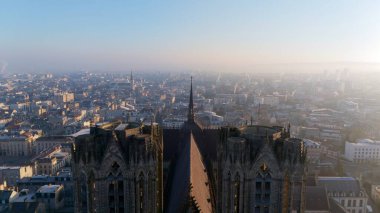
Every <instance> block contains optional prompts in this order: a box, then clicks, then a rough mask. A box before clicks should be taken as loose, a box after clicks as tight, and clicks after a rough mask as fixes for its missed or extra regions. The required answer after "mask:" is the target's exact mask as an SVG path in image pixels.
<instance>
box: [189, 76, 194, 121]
mask: <svg viewBox="0 0 380 213" xmlns="http://www.w3.org/2000/svg"><path fill="white" fill-rule="evenodd" d="M187 121H188V122H194V103H193V76H191V83H190V101H189V112H188V114H187Z"/></svg>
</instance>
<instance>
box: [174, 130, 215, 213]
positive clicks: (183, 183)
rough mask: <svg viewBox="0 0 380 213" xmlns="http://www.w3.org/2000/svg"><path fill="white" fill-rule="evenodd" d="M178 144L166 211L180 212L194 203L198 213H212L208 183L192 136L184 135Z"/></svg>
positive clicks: (200, 156) (204, 168) (199, 153)
mask: <svg viewBox="0 0 380 213" xmlns="http://www.w3.org/2000/svg"><path fill="white" fill-rule="evenodd" d="M180 144H181V146H182V150H181V151H180V155H179V156H178V158H177V160H176V167H175V171H174V174H173V182H172V186H173V187H171V191H170V194H169V203H168V206H167V211H168V212H181V211H183V210H185V209H187V208H190V207H191V206H190V205H192V204H191V203H195V206H196V207H197V209H198V210H199V211H201V212H212V205H211V200H210V198H211V195H210V188H209V184H210V181H209V178H208V175H207V171H206V167H205V165H204V164H203V160H202V155H201V152H200V151H199V149H198V146H197V143H196V141H195V139H194V136H193V134H192V133H190V134H188V135H186V137H185V140H184V141H182V142H181V143H180ZM190 200H191V201H192V202H191V203H190Z"/></svg>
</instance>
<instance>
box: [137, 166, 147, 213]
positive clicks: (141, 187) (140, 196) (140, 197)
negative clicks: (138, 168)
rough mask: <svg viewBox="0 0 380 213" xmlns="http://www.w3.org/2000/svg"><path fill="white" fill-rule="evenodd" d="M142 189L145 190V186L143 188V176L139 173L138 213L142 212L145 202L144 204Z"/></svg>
mask: <svg viewBox="0 0 380 213" xmlns="http://www.w3.org/2000/svg"><path fill="white" fill-rule="evenodd" d="M144 189H145V186H144V174H143V173H142V172H141V173H140V175H139V179H138V192H139V193H138V197H139V204H140V205H139V208H140V212H143V210H144V205H145V202H144Z"/></svg>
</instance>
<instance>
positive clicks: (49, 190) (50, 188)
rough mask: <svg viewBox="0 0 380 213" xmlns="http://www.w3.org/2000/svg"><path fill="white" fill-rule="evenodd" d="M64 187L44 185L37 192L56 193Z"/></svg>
mask: <svg viewBox="0 0 380 213" xmlns="http://www.w3.org/2000/svg"><path fill="white" fill-rule="evenodd" d="M60 187H62V186H61V185H44V186H41V187H40V188H39V189H38V190H37V192H38V193H55V192H56V191H58V189H59V188H60Z"/></svg>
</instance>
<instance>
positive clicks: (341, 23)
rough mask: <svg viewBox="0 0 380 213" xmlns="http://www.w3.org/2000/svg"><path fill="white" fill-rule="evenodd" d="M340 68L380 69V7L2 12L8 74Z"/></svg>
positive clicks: (298, 4)
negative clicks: (376, 65)
mask: <svg viewBox="0 0 380 213" xmlns="http://www.w3.org/2000/svg"><path fill="white" fill-rule="evenodd" d="M335 62H366V63H368V62H369V63H380V1H377V0H355V1H353V0H273V1H270V0H258V1H254V0H247V1H222V0H217V1H211V0H206V1H203V0H202V1H201V0H199V1H185V0H176V1H163V0H152V1H143V0H133V1H132V0H120V1H118V0H109V1H106V0H102V1H94V0H79V1H78V0H76V1H70V0H45V1H42V0H25V1H18V0H9V1H1V2H0V66H1V63H2V64H8V66H7V67H6V69H7V70H8V71H17V72H23V71H63V70H68V71H72V70H131V69H134V70H186V69H193V70H250V69H252V68H253V67H259V66H262V65H263V64H264V65H267V64H275V65H277V66H279V67H281V64H307V63H317V64H319V63H335ZM0 69H1V67H0Z"/></svg>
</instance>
